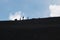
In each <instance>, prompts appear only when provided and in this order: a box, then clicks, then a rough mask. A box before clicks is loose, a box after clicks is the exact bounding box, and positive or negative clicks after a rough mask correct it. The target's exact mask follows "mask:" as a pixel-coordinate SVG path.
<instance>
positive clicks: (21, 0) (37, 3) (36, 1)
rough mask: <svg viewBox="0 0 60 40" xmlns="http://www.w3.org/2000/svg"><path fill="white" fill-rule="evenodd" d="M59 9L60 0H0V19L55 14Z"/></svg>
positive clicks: (40, 16) (39, 16)
mask: <svg viewBox="0 0 60 40" xmlns="http://www.w3.org/2000/svg"><path fill="white" fill-rule="evenodd" d="M59 10H60V0H0V20H13V19H15V18H17V19H19V18H20V17H21V16H24V17H25V18H27V17H29V18H44V17H50V16H56V14H57V13H58V12H59ZM59 13H60V12H59ZM59 13H58V14H59ZM54 14H55V15H54ZM58 14H57V15H58Z"/></svg>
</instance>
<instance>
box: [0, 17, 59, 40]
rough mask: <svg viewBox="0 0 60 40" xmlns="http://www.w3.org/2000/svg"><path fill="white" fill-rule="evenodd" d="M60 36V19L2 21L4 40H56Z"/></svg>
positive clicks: (0, 32) (0, 22)
mask: <svg viewBox="0 0 60 40" xmlns="http://www.w3.org/2000/svg"><path fill="white" fill-rule="evenodd" d="M59 34H60V17H49V18H37V19H28V20H20V21H19V20H18V21H0V35H1V36H0V37H1V39H2V40H5V39H6V40H55V39H59V38H60V37H59V36H60V35H59Z"/></svg>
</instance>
